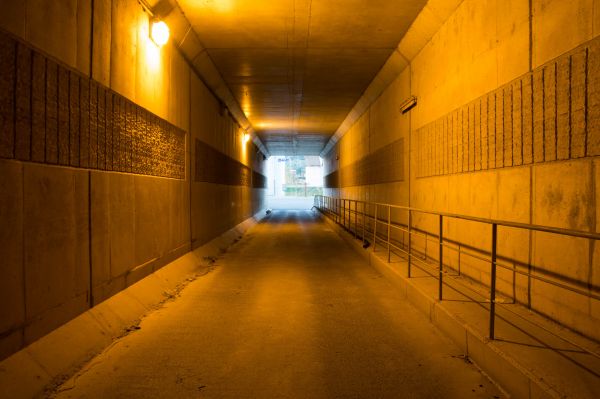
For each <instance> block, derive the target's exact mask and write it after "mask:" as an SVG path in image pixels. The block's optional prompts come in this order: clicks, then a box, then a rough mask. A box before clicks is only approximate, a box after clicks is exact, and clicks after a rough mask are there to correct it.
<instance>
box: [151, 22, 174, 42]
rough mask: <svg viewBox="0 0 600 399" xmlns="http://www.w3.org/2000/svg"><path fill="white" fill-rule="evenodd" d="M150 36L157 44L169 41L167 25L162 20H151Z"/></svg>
mask: <svg viewBox="0 0 600 399" xmlns="http://www.w3.org/2000/svg"><path fill="white" fill-rule="evenodd" d="M150 37H151V38H152V41H153V42H154V43H156V45H157V46H159V47H161V46H164V45H165V44H166V43H167V42H168V41H169V27H168V26H167V24H165V23H164V22H163V21H153V22H152V28H151V30H150Z"/></svg>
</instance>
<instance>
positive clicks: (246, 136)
mask: <svg viewBox="0 0 600 399" xmlns="http://www.w3.org/2000/svg"><path fill="white" fill-rule="evenodd" d="M242 137H243V138H242V140H243V141H244V144H246V143H247V142H249V141H250V135H249V134H248V133H246V132H244V135H243V136H242Z"/></svg>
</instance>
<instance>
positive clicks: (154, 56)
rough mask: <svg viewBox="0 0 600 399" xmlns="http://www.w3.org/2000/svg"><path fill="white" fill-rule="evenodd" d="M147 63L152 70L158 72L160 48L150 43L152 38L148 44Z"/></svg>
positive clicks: (149, 69)
mask: <svg viewBox="0 0 600 399" xmlns="http://www.w3.org/2000/svg"><path fill="white" fill-rule="evenodd" d="M146 65H147V66H148V71H150V72H153V73H156V72H157V71H159V70H160V49H159V48H158V47H157V46H155V45H153V44H152V43H150V40H148V45H147V46H146Z"/></svg>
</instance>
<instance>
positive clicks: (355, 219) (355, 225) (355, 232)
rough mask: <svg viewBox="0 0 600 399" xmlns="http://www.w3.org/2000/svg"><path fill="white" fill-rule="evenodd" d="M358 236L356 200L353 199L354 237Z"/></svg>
mask: <svg viewBox="0 0 600 399" xmlns="http://www.w3.org/2000/svg"><path fill="white" fill-rule="evenodd" d="M356 237H358V200H354V238H356Z"/></svg>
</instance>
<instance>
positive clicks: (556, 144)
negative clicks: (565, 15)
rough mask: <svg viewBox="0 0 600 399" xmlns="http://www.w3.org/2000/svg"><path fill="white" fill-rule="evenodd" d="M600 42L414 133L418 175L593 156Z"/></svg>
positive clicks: (597, 136) (599, 140)
mask: <svg viewBox="0 0 600 399" xmlns="http://www.w3.org/2000/svg"><path fill="white" fill-rule="evenodd" d="M599 128H600V38H598V39H594V40H592V41H590V42H588V43H586V44H585V45H583V46H581V47H579V48H577V49H576V50H574V51H572V52H570V53H567V54H565V55H563V56H561V57H559V58H558V59H556V60H554V61H552V62H550V63H548V64H546V65H543V66H541V67H539V68H537V69H535V70H534V71H533V72H531V73H528V74H526V75H524V76H522V77H520V78H518V79H516V80H515V81H513V82H511V83H509V84H507V85H504V86H502V87H500V88H498V89H497V90H495V91H493V92H491V93H488V94H486V95H484V96H482V97H480V98H478V99H477V100H475V101H473V102H471V103H469V104H467V105H465V106H463V107H461V108H459V109H457V110H455V111H453V112H451V113H450V114H448V115H445V116H444V117H442V118H440V119H438V120H436V121H434V122H432V123H430V124H428V125H425V126H424V127H422V128H420V129H418V130H417V131H416V150H417V157H418V159H417V176H418V177H428V176H439V175H447V174H454V173H461V172H471V171H478V170H487V169H495V168H503V167H511V166H519V165H526V164H531V163H537V162H550V161H556V160H567V159H575V158H581V157H587V156H596V155H600V130H599Z"/></svg>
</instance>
